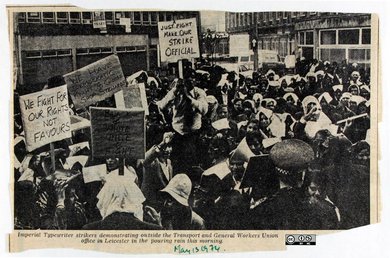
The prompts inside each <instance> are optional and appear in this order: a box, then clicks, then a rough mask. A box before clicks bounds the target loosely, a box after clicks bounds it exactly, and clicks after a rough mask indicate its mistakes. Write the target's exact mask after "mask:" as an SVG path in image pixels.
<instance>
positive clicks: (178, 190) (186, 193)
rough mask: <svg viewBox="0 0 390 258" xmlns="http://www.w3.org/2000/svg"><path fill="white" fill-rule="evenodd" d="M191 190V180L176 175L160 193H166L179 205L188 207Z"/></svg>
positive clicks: (182, 175)
mask: <svg viewBox="0 0 390 258" xmlns="http://www.w3.org/2000/svg"><path fill="white" fill-rule="evenodd" d="M191 188H192V183H191V179H190V178H189V177H188V176H187V175H186V174H177V175H176V176H174V177H173V178H172V179H171V181H169V183H168V185H167V186H166V187H165V188H164V189H162V190H160V191H161V192H166V193H168V194H169V195H170V196H172V198H174V199H175V200H176V201H178V202H179V203H180V204H182V205H184V206H189V204H188V198H189V197H190V193H191Z"/></svg>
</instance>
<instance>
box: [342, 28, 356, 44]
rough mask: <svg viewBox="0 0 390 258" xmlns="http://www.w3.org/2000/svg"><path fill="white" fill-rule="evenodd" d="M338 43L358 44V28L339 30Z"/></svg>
mask: <svg viewBox="0 0 390 258" xmlns="http://www.w3.org/2000/svg"><path fill="white" fill-rule="evenodd" d="M339 44H342V45H356V44H359V29H353V30H339Z"/></svg>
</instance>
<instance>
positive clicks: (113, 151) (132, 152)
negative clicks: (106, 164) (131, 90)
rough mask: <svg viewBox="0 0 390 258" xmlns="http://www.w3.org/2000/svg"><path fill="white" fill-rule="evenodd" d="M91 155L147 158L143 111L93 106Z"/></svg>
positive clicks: (91, 110) (91, 109)
mask: <svg viewBox="0 0 390 258" xmlns="http://www.w3.org/2000/svg"><path fill="white" fill-rule="evenodd" d="M90 112H91V130H92V156H94V157H102V158H108V157H112V158H134V159H143V158H144V157H145V119H144V111H143V110H141V109H139V110H120V109H115V108H95V107H91V108H90Z"/></svg>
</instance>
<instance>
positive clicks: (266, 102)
mask: <svg viewBox="0 0 390 258" xmlns="http://www.w3.org/2000/svg"><path fill="white" fill-rule="evenodd" d="M261 103H262V106H263V107H265V108H267V109H269V110H271V111H273V110H274V109H275V106H276V100H275V99H273V98H265V99H263V101H262V102H261Z"/></svg>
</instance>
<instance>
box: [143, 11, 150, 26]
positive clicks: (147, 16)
mask: <svg viewBox="0 0 390 258" xmlns="http://www.w3.org/2000/svg"><path fill="white" fill-rule="evenodd" d="M142 24H150V20H149V13H148V12H143V13H142Z"/></svg>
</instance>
